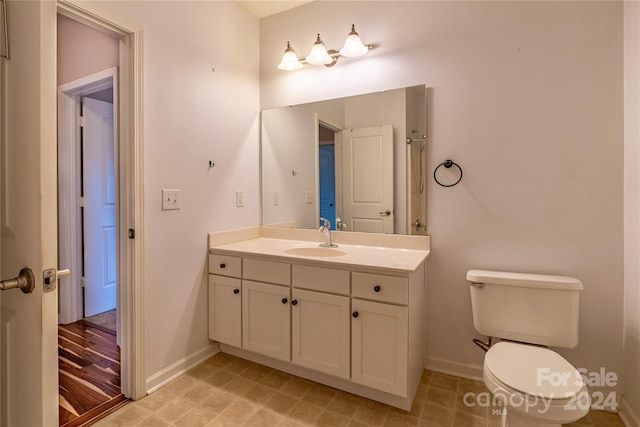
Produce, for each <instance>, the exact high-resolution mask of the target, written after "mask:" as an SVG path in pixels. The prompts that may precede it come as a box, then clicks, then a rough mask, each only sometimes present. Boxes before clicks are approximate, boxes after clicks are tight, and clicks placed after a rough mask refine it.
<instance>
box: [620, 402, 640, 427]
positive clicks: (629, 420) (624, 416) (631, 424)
mask: <svg viewBox="0 0 640 427" xmlns="http://www.w3.org/2000/svg"><path fill="white" fill-rule="evenodd" d="M618 415H619V416H620V419H621V420H622V422H623V423H624V425H625V426H627V427H640V416H638V414H636V413H635V412H634V411H633V409H632V408H631V406H630V405H629V404H628V403H627V401H626V400H625V399H624V396H622V397H621V398H620V411H619V412H618Z"/></svg>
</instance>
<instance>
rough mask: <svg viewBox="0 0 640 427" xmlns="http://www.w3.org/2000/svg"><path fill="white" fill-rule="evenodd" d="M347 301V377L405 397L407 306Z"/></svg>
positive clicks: (354, 300) (357, 300)
mask: <svg viewBox="0 0 640 427" xmlns="http://www.w3.org/2000/svg"><path fill="white" fill-rule="evenodd" d="M351 304H352V309H351V312H352V315H351V339H352V341H351V358H352V359H351V380H352V381H353V382H354V383H358V384H362V385H365V386H369V387H372V388H375V389H378V390H382V391H386V392H388V393H392V394H395V395H398V396H402V397H407V353H408V309H407V307H400V306H396V305H390V304H383V303H378V302H372V301H364V300H359V299H355V298H354V299H352V301H351Z"/></svg>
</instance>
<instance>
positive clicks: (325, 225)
mask: <svg viewBox="0 0 640 427" xmlns="http://www.w3.org/2000/svg"><path fill="white" fill-rule="evenodd" d="M320 221H324V223H323V224H322V226H323V227H326V228H328V229H329V230H331V222H330V221H329V220H328V219H326V218H322V217H320Z"/></svg>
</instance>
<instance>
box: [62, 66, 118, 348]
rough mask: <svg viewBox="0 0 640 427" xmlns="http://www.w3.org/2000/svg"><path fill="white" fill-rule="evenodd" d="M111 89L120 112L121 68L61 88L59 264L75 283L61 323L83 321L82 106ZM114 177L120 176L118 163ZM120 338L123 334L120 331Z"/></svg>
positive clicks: (66, 294)
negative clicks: (83, 100)
mask: <svg viewBox="0 0 640 427" xmlns="http://www.w3.org/2000/svg"><path fill="white" fill-rule="evenodd" d="M109 87H112V88H113V106H114V111H118V67H113V68H109V69H107V70H104V71H101V72H99V73H95V74H92V75H90V76H87V77H83V78H81V79H78V80H74V81H72V82H70V83H65V84H63V85H60V86H58V210H59V215H58V224H59V230H58V246H59V252H58V264H59V265H60V266H61V267H64V268H69V270H70V271H71V276H70V282H71V284H65V285H63V286H60V289H59V293H60V312H59V317H58V321H59V322H60V323H63V324H67V323H71V322H75V321H77V320H80V319H82V288H81V286H82V285H81V283H80V277H81V265H82V258H81V257H82V250H81V248H82V243H81V241H82V232H81V230H80V223H81V218H80V212H79V209H78V207H79V206H78V201H79V200H80V190H79V188H80V179H81V177H80V173H79V171H78V168H79V165H80V163H79V162H80V161H81V160H82V159H81V158H80V150H79V149H78V147H79V140H80V135H79V128H80V126H79V123H78V117H79V115H80V108H81V107H80V103H81V98H82V97H83V96H85V95H89V94H91V93H93V92H97V91H99V90H102V89H107V88H109ZM113 129H114V135H119V132H118V117H117V115H116V114H114V117H113ZM114 146H115V150H116V151H115V152H116V153H117V152H118V147H119V141H118V138H116V141H114ZM114 175H115V176H116V177H117V176H118V164H117V162H116V165H115V171H114ZM116 188H118V186H117V182H116ZM117 209H119V206H117ZM63 283H64V282H63ZM118 320H119V319H118ZM118 326H120V325H119V322H118ZM117 335H118V336H119V335H120V330H119V328H118V331H117Z"/></svg>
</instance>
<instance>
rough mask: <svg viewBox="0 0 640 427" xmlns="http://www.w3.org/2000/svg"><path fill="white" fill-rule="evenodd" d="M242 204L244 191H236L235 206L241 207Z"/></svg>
mask: <svg viewBox="0 0 640 427" xmlns="http://www.w3.org/2000/svg"><path fill="white" fill-rule="evenodd" d="M243 206H244V191H236V207H237V208H241V207H243Z"/></svg>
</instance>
